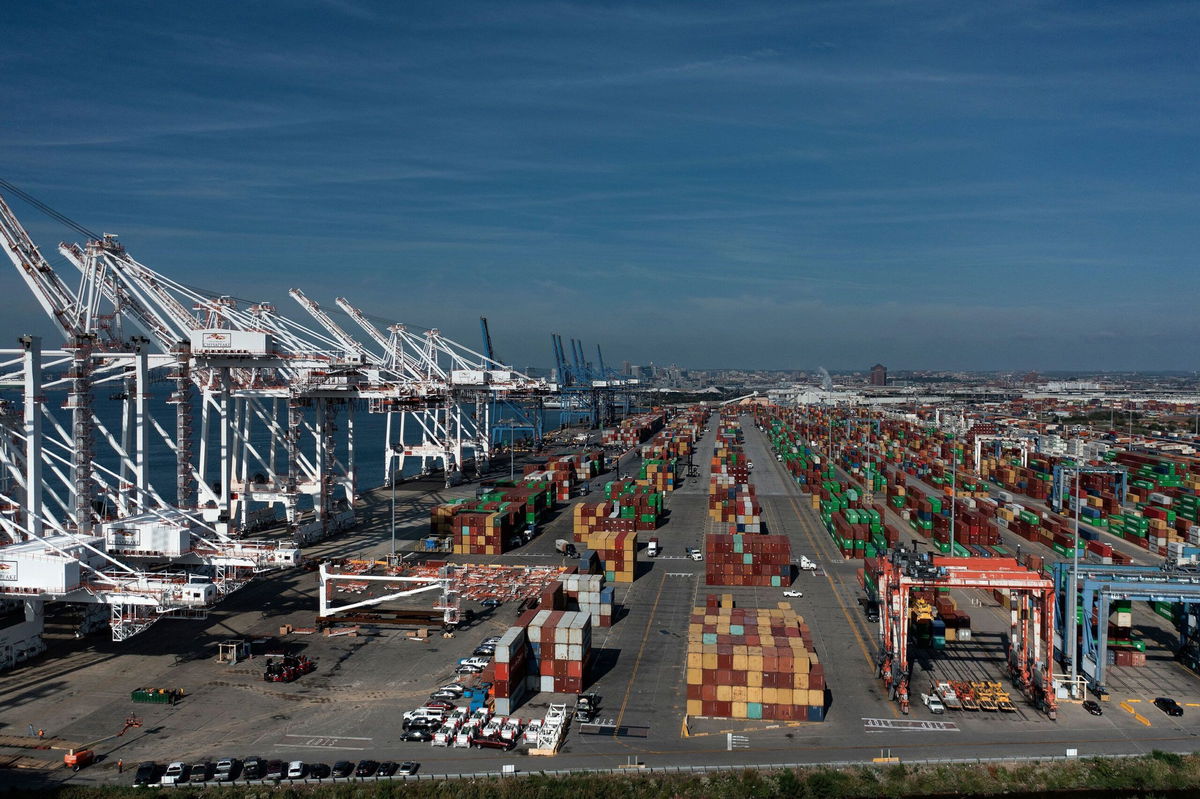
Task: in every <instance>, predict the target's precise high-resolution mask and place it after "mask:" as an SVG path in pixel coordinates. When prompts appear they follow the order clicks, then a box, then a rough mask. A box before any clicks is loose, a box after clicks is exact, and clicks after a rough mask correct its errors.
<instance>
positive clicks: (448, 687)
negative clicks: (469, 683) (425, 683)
mask: <svg viewBox="0 0 1200 799" xmlns="http://www.w3.org/2000/svg"><path fill="white" fill-rule="evenodd" d="M438 690H439V691H450V692H451V693H454V694H457V695H458V696H462V694H463V691H465V690H466V686H465V685H463V684H462V683H459V682H448V683H446V684H445V685H443V686H442V687H441V688H439V689H438Z"/></svg>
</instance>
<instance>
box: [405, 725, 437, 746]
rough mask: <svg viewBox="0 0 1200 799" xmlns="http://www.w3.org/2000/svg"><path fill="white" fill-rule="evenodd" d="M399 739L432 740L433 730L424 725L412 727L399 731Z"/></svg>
mask: <svg viewBox="0 0 1200 799" xmlns="http://www.w3.org/2000/svg"><path fill="white" fill-rule="evenodd" d="M400 740H401V741H421V742H424V741H432V740H433V730H431V729H426V728H424V727H412V728H410V729H407V730H405V731H404V732H402V733H400Z"/></svg>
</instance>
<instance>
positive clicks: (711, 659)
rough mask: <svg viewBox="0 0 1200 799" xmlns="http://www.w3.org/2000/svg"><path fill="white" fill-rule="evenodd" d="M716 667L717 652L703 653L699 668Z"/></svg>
mask: <svg viewBox="0 0 1200 799" xmlns="http://www.w3.org/2000/svg"><path fill="white" fill-rule="evenodd" d="M716 667H717V653H716V652H711V653H709V652H706V653H704V663H703V665H702V666H701V668H705V669H715V668H716Z"/></svg>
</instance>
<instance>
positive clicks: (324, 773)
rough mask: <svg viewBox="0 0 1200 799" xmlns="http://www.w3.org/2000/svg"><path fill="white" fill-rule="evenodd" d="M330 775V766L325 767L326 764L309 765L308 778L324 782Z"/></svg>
mask: <svg viewBox="0 0 1200 799" xmlns="http://www.w3.org/2000/svg"><path fill="white" fill-rule="evenodd" d="M329 774H330V769H329V766H327V765H325V764H324V763H309V764H308V776H310V777H312V778H313V779H317V780H323V779H325V778H326V777H328V776H329Z"/></svg>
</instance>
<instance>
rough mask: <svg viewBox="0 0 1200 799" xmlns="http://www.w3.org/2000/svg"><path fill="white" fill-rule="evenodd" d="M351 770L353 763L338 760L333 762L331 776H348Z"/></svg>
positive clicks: (352, 769)
mask: <svg viewBox="0 0 1200 799" xmlns="http://www.w3.org/2000/svg"><path fill="white" fill-rule="evenodd" d="M352 771H354V764H353V763H351V762H350V761H349V760H339V761H338V762H336V763H334V764H333V776H335V777H349V776H350V772H352Z"/></svg>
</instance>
